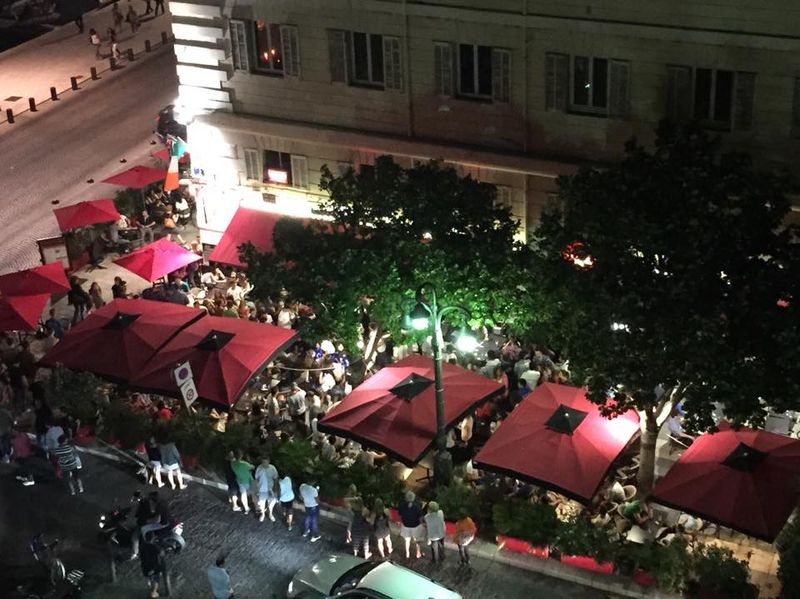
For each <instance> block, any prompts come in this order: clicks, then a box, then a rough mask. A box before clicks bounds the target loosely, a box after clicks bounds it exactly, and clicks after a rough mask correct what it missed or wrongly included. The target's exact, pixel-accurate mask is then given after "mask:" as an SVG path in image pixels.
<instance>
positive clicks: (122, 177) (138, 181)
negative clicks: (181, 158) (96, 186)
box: [103, 165, 167, 189]
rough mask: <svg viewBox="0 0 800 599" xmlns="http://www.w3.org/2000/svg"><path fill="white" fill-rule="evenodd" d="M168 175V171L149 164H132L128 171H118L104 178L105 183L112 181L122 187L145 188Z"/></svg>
mask: <svg viewBox="0 0 800 599" xmlns="http://www.w3.org/2000/svg"><path fill="white" fill-rule="evenodd" d="M166 176H167V171H165V170H164V169H159V168H151V167H149V166H141V165H139V166H132V167H131V168H129V169H128V170H126V171H122V172H121V173H117V174H116V175H113V176H111V177H109V178H108V179H103V183H111V184H113V185H120V186H122V187H132V188H133V189H144V188H145V187H147V186H148V185H152V184H153V183H155V182H157V181H163V180H164V178H165V177H166Z"/></svg>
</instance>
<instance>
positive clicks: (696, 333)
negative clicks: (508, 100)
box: [535, 127, 800, 429]
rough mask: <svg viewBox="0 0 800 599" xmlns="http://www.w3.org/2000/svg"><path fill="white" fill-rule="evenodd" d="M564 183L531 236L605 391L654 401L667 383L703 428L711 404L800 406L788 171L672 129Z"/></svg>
mask: <svg viewBox="0 0 800 599" xmlns="http://www.w3.org/2000/svg"><path fill="white" fill-rule="evenodd" d="M559 184H560V200H561V203H560V205H557V206H554V207H553V208H552V209H550V210H549V211H548V212H547V213H546V214H545V215H544V217H543V220H542V223H541V226H540V227H539V228H538V229H537V232H536V234H535V235H536V242H535V243H536V248H537V252H538V255H539V258H540V260H541V262H540V273H539V274H540V281H541V283H542V285H543V288H544V289H545V290H546V291H547V293H548V295H549V297H550V298H551V305H552V307H553V309H554V310H555V312H556V314H555V318H554V319H553V325H554V326H553V328H552V333H553V334H554V335H556V336H558V337H559V338H560V339H561V341H562V342H563V343H564V344H565V345H566V346H567V347H568V348H569V353H570V356H571V357H572V358H573V363H574V364H575V366H577V367H578V368H579V370H580V372H579V374H580V376H581V377H582V378H584V379H585V381H586V382H587V383H588V385H589V388H590V391H591V394H592V396H593V398H594V399H595V400H596V401H598V402H603V401H604V399H605V397H606V393H607V392H608V390H609V389H612V388H614V389H615V390H616V398H617V400H618V401H619V404H618V405H619V408H620V409H623V410H624V409H627V408H629V407H636V408H639V409H653V407H654V406H655V405H657V404H658V402H659V399H660V397H665V396H660V395H659V391H657V389H659V390H661V389H666V390H667V392H668V393H669V392H675V395H674V396H673V397H674V398H675V399H685V401H686V407H687V411H688V412H689V414H690V419H691V420H690V424H691V425H692V426H693V427H695V428H698V429H708V428H711V427H712V426H713V421H712V419H711V414H712V411H713V402H721V403H722V404H724V406H725V411H726V415H727V417H728V418H729V419H731V420H733V421H734V422H735V423H741V422H744V421H747V420H749V421H751V422H759V421H760V420H761V419H762V418H763V416H764V411H763V409H762V405H763V404H762V402H761V401H760V400H763V401H764V402H766V404H768V405H770V406H773V407H775V408H777V409H779V410H780V409H787V408H795V409H796V408H797V407H798V401H800V386H798V383H799V382H800V379H798V376H797V375H798V364H800V353H798V351H799V350H798V348H799V347H800V319H798V308H800V294H798V283H800V252H798V235H797V233H798V232H797V230H796V229H793V228H792V227H788V226H784V225H783V223H784V220H785V217H786V216H787V213H788V211H789V209H790V204H789V201H788V199H787V196H786V182H785V180H784V179H783V178H781V177H779V176H775V175H772V174H768V173H764V172H757V171H756V170H754V168H753V167H752V165H751V163H750V160H749V159H748V158H747V157H746V156H744V155H741V154H724V153H722V152H721V151H720V147H719V144H718V142H717V141H716V140H712V139H709V137H708V136H707V135H706V134H704V133H702V132H699V131H698V130H694V129H691V128H689V129H684V130H681V131H676V130H669V129H667V128H666V127H662V129H661V130H660V131H659V137H658V140H657V142H656V145H655V148H654V150H653V151H648V150H646V149H645V148H644V147H642V146H640V145H638V144H636V143H635V142H631V143H629V144H628V145H627V147H626V158H625V159H624V160H623V161H622V162H621V163H620V164H618V165H615V166H613V167H611V168H609V169H605V170H599V169H586V170H583V171H581V172H580V173H579V174H577V175H574V176H571V177H565V178H562V179H561V180H560V181H559ZM576 243H577V245H576ZM566 248H571V249H572V251H569V250H567V249H566ZM570 254H572V256H570ZM581 254H585V255H581ZM586 255H590V256H591V263H592V264H591V265H588V266H586V265H585V266H583V267H581V266H578V265H576V264H575V263H574V261H573V260H572V259H571V258H574V257H578V258H585V257H586ZM583 264H585V263H583Z"/></svg>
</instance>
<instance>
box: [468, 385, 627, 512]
mask: <svg viewBox="0 0 800 599" xmlns="http://www.w3.org/2000/svg"><path fill="white" fill-rule="evenodd" d="M638 432H639V415H638V414H637V413H636V412H635V411H632V410H631V411H628V412H625V414H623V415H621V416H617V417H616V418H613V419H610V420H609V419H608V418H605V417H603V416H602V415H601V414H600V411H599V406H598V405H597V404H594V403H592V402H591V401H589V400H588V399H587V398H586V390H585V389H578V388H576V387H569V386H567V385H556V384H554V383H544V384H543V385H540V386H539V387H537V388H536V389H535V390H534V391H532V392H531V393H530V394H529V395H527V396H526V397H525V399H524V400H523V401H522V403H520V404H519V405H518V406H517V407H516V408H514V411H513V412H511V414H510V415H509V416H508V418H506V420H505V421H504V422H503V424H501V425H500V427H499V428H498V429H497V430H496V431H495V433H494V434H493V435H492V436H491V438H490V439H489V441H487V442H486V445H484V446H483V448H482V449H481V450H480V451H479V452H478V455H477V456H475V460H474V462H475V465H476V467H479V468H483V469H485V470H492V471H495V472H501V473H505V474H509V475H510V476H513V477H515V478H519V479H521V480H527V481H530V482H532V483H533V484H535V485H539V486H543V487H547V488H549V489H553V490H555V491H558V492H559V493H562V494H564V495H566V496H568V497H572V498H573V499H576V500H578V501H581V502H583V503H588V502H589V501H591V499H592V497H593V496H594V494H595V493H596V492H597V489H598V487H599V486H600V484H601V483H602V482H603V479H604V478H605V477H606V474H607V473H608V471H609V469H610V468H611V465H612V464H613V463H614V461H615V460H616V459H617V457H618V456H619V455H620V453H622V451H623V450H624V449H625V447H626V446H627V445H628V443H629V442H630V441H631V439H633V437H634V436H635V435H636V434H637V433H638Z"/></svg>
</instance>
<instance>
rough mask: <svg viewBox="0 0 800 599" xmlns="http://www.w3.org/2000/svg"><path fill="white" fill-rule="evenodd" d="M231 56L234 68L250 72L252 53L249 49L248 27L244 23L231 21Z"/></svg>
mask: <svg viewBox="0 0 800 599" xmlns="http://www.w3.org/2000/svg"><path fill="white" fill-rule="evenodd" d="M229 29H230V34H231V55H232V57H233V68H234V69H236V70H237V71H250V52H249V51H248V49H247V26H246V25H245V23H244V21H230V25H229Z"/></svg>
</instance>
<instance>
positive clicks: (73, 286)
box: [67, 30, 100, 325]
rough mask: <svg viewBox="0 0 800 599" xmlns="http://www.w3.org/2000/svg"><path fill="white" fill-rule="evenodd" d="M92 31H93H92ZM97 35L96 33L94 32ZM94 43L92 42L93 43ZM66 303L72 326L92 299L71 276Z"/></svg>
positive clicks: (81, 318)
mask: <svg viewBox="0 0 800 599" xmlns="http://www.w3.org/2000/svg"><path fill="white" fill-rule="evenodd" d="M92 31H94V30H92ZM95 35H97V32H95ZM93 43H94V42H93ZM97 43H98V44H99V43H100V36H97ZM97 57H98V58H100V50H99V49H98V50H97ZM67 301H68V302H69V303H70V304H72V308H73V310H74V313H73V315H72V324H73V325H75V324H78V323H79V322H80V321H81V320H83V319H84V317H85V316H86V312H87V311H88V310H89V307H90V306H91V304H92V298H90V297H89V294H88V293H86V291H85V290H84V289H83V287H81V283H80V281H79V280H78V277H76V276H75V275H72V276H71V277H70V278H69V291H68V292H67Z"/></svg>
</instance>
